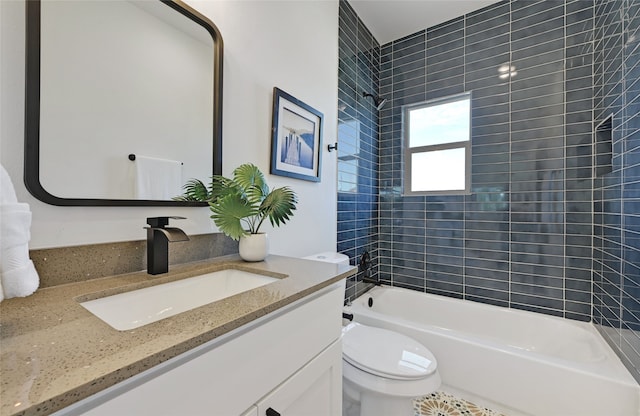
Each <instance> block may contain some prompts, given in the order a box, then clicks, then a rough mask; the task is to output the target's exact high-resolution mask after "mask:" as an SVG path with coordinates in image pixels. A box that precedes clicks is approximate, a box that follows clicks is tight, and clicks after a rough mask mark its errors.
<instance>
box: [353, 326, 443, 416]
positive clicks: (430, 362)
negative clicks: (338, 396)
mask: <svg viewBox="0 0 640 416" xmlns="http://www.w3.org/2000/svg"><path fill="white" fill-rule="evenodd" d="M437 367H438V363H437V361H436V359H435V357H434V356H433V354H431V352H430V351H429V350H428V349H427V348H425V346H424V345H422V344H420V343H419V342H418V341H416V340H414V339H413V338H410V337H408V336H406V335H403V334H399V333H397V332H393V331H390V330H387V329H382V328H375V327H371V326H366V325H362V324H359V323H356V322H352V323H350V324H349V325H347V326H345V327H344V328H343V329H342V383H343V384H342V391H343V403H342V409H343V411H342V415H343V416H389V415H394V416H395V415H398V416H412V415H413V414H414V411H413V399H415V398H417V397H420V396H424V395H426V394H429V393H432V392H434V391H435V390H437V389H438V388H439V387H440V384H441V379H440V374H439V373H438V369H437Z"/></svg>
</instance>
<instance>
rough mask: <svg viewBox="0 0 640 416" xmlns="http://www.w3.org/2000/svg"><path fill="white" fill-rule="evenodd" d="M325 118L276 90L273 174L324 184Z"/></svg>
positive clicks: (272, 157) (274, 102)
mask: <svg viewBox="0 0 640 416" xmlns="http://www.w3.org/2000/svg"><path fill="white" fill-rule="evenodd" d="M323 117H324V116H323V115H322V113H321V112H319V111H318V110H316V109H314V108H313V107H311V106H310V105H308V104H305V103H304V102H302V101H300V100H298V99H297V98H295V97H293V96H292V95H290V94H287V93H286V92H284V91H282V90H281V89H279V88H277V87H274V88H273V123H272V136H271V173H272V174H274V175H280V176H287V177H289V178H295V179H302V180H305V181H311V182H320V166H321V157H322V152H321V151H320V149H321V148H322V121H323Z"/></svg>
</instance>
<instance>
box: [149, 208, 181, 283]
mask: <svg viewBox="0 0 640 416" xmlns="http://www.w3.org/2000/svg"><path fill="white" fill-rule="evenodd" d="M169 218H171V219H174V220H184V219H186V218H185V217H151V218H147V224H149V227H144V228H146V230H147V273H149V274H161V273H166V272H168V271H169V242H170V241H171V242H173V241H187V240H189V237H188V236H187V235H186V234H185V232H184V231H182V230H181V229H180V228H175V227H167V225H169Z"/></svg>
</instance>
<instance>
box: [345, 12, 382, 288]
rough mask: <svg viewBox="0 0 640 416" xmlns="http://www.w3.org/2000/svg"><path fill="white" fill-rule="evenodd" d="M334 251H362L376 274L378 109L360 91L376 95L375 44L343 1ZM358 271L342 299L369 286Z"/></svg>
mask: <svg viewBox="0 0 640 416" xmlns="http://www.w3.org/2000/svg"><path fill="white" fill-rule="evenodd" d="M339 19H340V20H339V35H338V41H339V49H338V50H339V66H338V150H337V153H338V251H339V252H341V253H344V254H346V255H348V256H349V258H350V261H351V264H358V263H359V260H360V257H361V256H362V254H363V253H364V252H365V251H367V252H369V255H370V257H371V263H372V269H371V271H370V275H371V277H373V278H376V277H377V276H378V240H379V239H378V199H379V196H378V194H379V186H378V172H379V167H378V166H379V162H378V154H379V149H378V130H379V123H378V112H377V111H376V107H375V105H374V104H373V100H371V99H370V98H367V97H363V93H364V92H367V93H370V94H374V95H375V94H378V90H379V71H380V45H379V44H378V42H377V41H376V40H375V38H374V37H373V35H372V34H371V32H369V30H368V29H367V28H366V27H365V25H364V24H363V23H362V21H361V20H360V19H359V18H358V16H357V14H356V13H355V11H354V10H353V8H352V7H351V6H350V5H349V3H347V2H346V1H344V0H341V1H340V5H339ZM362 275H363V272H360V273H358V274H357V275H356V276H355V277H354V278H351V279H349V280H348V281H347V290H346V298H347V299H353V298H355V297H357V296H358V295H360V294H361V293H363V292H365V291H366V290H368V289H369V287H370V286H371V285H370V284H368V283H362V282H361V280H362Z"/></svg>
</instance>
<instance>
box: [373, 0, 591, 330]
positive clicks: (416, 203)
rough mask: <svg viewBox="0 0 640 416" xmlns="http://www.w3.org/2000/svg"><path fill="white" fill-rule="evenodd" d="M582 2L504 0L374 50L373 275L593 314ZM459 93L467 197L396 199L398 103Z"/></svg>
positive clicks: (587, 58) (587, 56) (587, 9)
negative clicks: (464, 121)
mask: <svg viewBox="0 0 640 416" xmlns="http://www.w3.org/2000/svg"><path fill="white" fill-rule="evenodd" d="M593 9H594V5H593V2H592V1H587V0H585V1H583V0H573V1H569V0H568V1H565V2H548V1H503V2H500V3H496V4H494V5H491V6H489V7H487V8H484V9H481V10H479V11H476V12H473V13H470V14H467V15H465V16H461V17H459V18H456V19H454V20H451V21H448V22H445V23H443V24H440V25H438V26H435V27H431V28H427V29H425V30H423V31H420V32H417V33H415V34H413V35H410V36H406V37H404V38H402V39H400V40H398V41H394V42H391V43H390V44H387V45H382V47H381V56H380V61H381V68H380V73H379V77H380V81H379V82H380V91H383V92H384V93H385V94H388V95H390V97H391V98H392V105H390V106H388V107H386V108H384V109H383V110H382V111H381V112H380V142H379V146H380V219H379V221H380V235H379V237H380V251H379V253H380V256H379V263H380V277H381V279H382V280H383V281H384V282H387V283H390V284H392V285H395V286H402V287H407V288H411V289H415V290H419V291H426V292H430V293H437V294H442V295H447V296H453V297H458V298H464V299H469V300H474V301H479V302H485V303H491V304H496V305H500V306H506V307H513V308H518V309H524V310H530V311H535V312H542V313H546V314H552V315H557V316H563V317H568V318H573V319H579V320H583V321H588V320H590V319H591V313H592V312H591V307H592V302H591V296H592V290H591V247H592V176H591V162H592V154H591V137H592V136H591V131H592V97H593V84H592V78H591V69H592V65H593V25H594V17H593ZM501 67H506V68H509V71H510V72H511V74H510V75H509V74H507V75H506V76H503V77H500V76H499V75H500V72H499V69H500V68H501ZM509 71H508V72H509ZM468 91H470V92H471V93H472V153H473V157H472V192H471V194H469V195H450V196H422V197H420V196H411V197H406V196H404V195H403V192H402V182H403V161H402V143H403V132H402V106H403V105H406V104H413V103H418V102H421V101H425V100H429V99H433V98H439V97H444V96H447V95H452V94H458V93H461V92H468Z"/></svg>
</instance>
